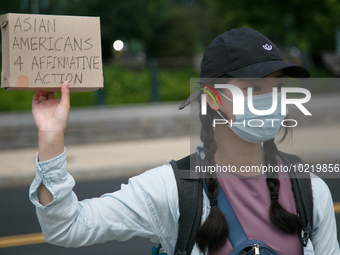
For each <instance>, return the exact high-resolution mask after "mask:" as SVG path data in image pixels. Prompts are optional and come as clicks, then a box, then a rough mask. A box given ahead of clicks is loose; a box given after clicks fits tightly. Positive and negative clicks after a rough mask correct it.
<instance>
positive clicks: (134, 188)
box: [29, 150, 340, 255]
mask: <svg viewBox="0 0 340 255" xmlns="http://www.w3.org/2000/svg"><path fill="white" fill-rule="evenodd" d="M37 158H38V157H37ZM41 183H43V184H44V185H45V186H46V188H47V189H48V190H49V191H50V192H51V194H52V196H53V201H52V202H51V203H50V204H48V205H47V206H42V205H41V204H40V203H39V201H38V194H37V192H38V187H39V186H40V184H41ZM74 185H75V182H74V179H73V177H72V176H71V175H70V174H69V173H67V163H66V150H65V151H64V152H63V153H62V154H61V155H59V156H58V157H55V158H53V159H50V160H48V161H45V162H38V161H37V159H36V177H35V179H34V180H33V182H32V184H31V186H30V190H29V198H30V200H31V202H32V203H33V204H34V205H35V206H36V213H37V216H38V220H39V223H40V225H41V228H42V232H43V235H44V238H45V240H46V241H47V242H48V243H51V244H56V245H61V246H66V247H79V246H84V245H91V244H94V243H103V242H106V241H110V240H120V241H125V240H128V239H130V238H132V237H134V236H141V237H146V238H149V239H150V240H151V242H153V243H162V246H163V247H164V248H165V251H166V252H167V254H169V255H170V254H173V253H174V247H175V244H176V239H177V232H178V219H179V207H178V193H177V185H176V180H175V177H174V173H173V170H172V167H171V166H170V165H169V164H168V165H163V166H160V167H157V168H154V169H151V170H148V171H146V172H144V173H142V174H140V175H138V176H135V177H133V178H130V179H129V182H128V184H127V185H125V184H122V186H121V189H120V190H119V191H116V192H113V193H108V194H104V195H102V196H101V197H100V198H92V199H86V200H83V201H80V202H79V201H78V199H77V196H76V194H75V193H74V192H73V191H72V188H73V187H74ZM312 185H313V200H314V228H313V239H312V242H311V241H309V243H308V245H307V247H306V248H305V249H304V254H309V255H312V254H317V255H319V254H320V255H321V254H323V255H324V254H327V255H329V254H332V255H337V254H340V252H339V244H338V241H337V232H336V222H335V215H334V208H333V201H332V197H331V194H330V191H329V189H328V187H327V185H326V184H325V183H324V182H323V181H322V180H321V179H320V178H312ZM203 194H204V197H203V214H202V222H204V221H205V219H206V218H207V216H208V214H209V212H210V205H209V200H208V198H207V196H206V195H205V192H203ZM150 254H151V251H150ZM191 254H192V255H202V254H203V253H201V252H200V251H199V249H198V247H197V246H196V245H195V246H194V249H193V251H192V253H191Z"/></svg>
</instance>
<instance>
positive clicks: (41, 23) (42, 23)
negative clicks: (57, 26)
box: [39, 19, 47, 33]
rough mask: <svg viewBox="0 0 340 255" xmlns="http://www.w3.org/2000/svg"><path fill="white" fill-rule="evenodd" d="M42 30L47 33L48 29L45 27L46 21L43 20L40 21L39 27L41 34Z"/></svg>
mask: <svg viewBox="0 0 340 255" xmlns="http://www.w3.org/2000/svg"><path fill="white" fill-rule="evenodd" d="M41 28H43V29H44V30H45V33H46V32H47V31H46V27H45V23H44V20H43V19H41V21H40V26H39V33H41Z"/></svg>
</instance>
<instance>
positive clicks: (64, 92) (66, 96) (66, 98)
mask: <svg viewBox="0 0 340 255" xmlns="http://www.w3.org/2000/svg"><path fill="white" fill-rule="evenodd" d="M60 103H61V104H63V105H65V106H70V89H69V84H68V81H65V82H64V83H63V85H62V86H61V102H60Z"/></svg>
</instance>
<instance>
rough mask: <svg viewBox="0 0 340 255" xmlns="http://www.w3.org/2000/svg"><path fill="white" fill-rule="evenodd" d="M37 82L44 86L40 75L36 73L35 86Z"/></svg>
mask: <svg viewBox="0 0 340 255" xmlns="http://www.w3.org/2000/svg"><path fill="white" fill-rule="evenodd" d="M37 81H40V82H41V84H44V82H43V80H42V79H41V77H40V73H39V72H38V75H37V77H36V78H35V81H34V82H35V84H37Z"/></svg>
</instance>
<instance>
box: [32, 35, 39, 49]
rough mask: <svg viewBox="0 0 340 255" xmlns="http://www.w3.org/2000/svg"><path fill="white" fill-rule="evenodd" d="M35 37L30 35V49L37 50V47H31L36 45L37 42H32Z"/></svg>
mask: <svg viewBox="0 0 340 255" xmlns="http://www.w3.org/2000/svg"><path fill="white" fill-rule="evenodd" d="M35 39H37V37H31V50H37V49H38V47H36V48H34V49H33V45H38V43H36V42H33V40H35Z"/></svg>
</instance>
